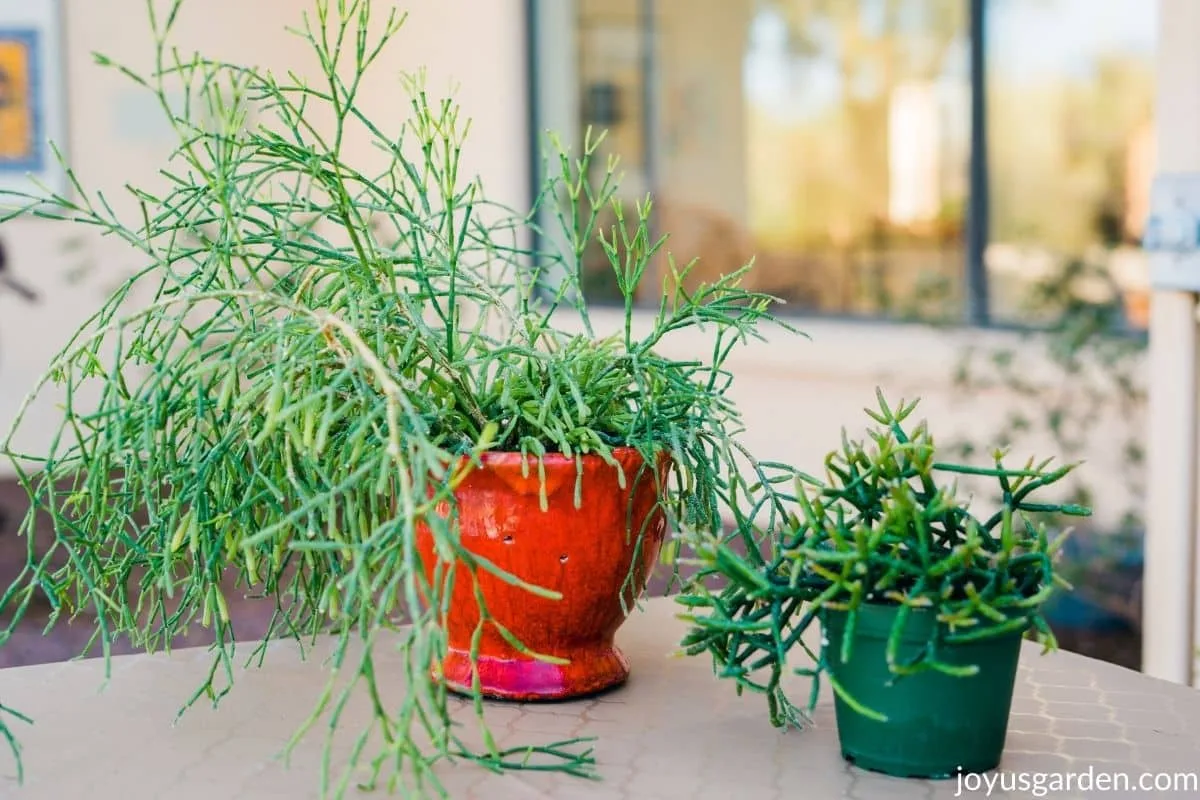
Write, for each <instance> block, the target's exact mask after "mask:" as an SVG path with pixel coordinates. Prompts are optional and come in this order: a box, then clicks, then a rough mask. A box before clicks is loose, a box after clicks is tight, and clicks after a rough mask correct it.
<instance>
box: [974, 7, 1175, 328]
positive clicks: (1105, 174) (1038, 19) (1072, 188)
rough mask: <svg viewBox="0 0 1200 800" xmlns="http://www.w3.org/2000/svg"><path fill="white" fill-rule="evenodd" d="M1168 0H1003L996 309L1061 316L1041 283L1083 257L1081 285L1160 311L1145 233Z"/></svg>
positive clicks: (1131, 306) (993, 65)
mask: <svg viewBox="0 0 1200 800" xmlns="http://www.w3.org/2000/svg"><path fill="white" fill-rule="evenodd" d="M1156 5H1157V4H1156V3H1147V2H1145V0H992V2H991V3H990V8H989V11H990V18H989V23H990V36H989V41H988V105H989V107H988V133H989V136H990V139H991V163H992V180H991V183H992V185H991V203H992V223H991V225H992V231H991V234H992V235H991V245H990V247H989V250H988V268H989V278H990V286H991V291H992V306H993V314H994V316H995V318H996V319H998V320H1008V321H1015V322H1022V323H1030V322H1034V323H1036V322H1039V321H1042V320H1050V319H1052V318H1053V317H1054V315H1055V314H1056V313H1057V312H1059V310H1060V309H1059V308H1057V307H1056V305H1055V304H1054V303H1053V302H1051V303H1047V302H1041V303H1033V304H1031V302H1030V298H1031V295H1032V296H1034V297H1036V296H1037V292H1035V291H1033V292H1031V287H1036V285H1037V284H1039V283H1044V282H1046V281H1047V279H1052V278H1053V276H1054V275H1055V274H1058V273H1061V272H1062V270H1064V269H1066V268H1068V266H1069V264H1070V262H1072V261H1075V262H1082V263H1083V264H1085V265H1086V266H1087V270H1085V271H1086V272H1088V273H1091V274H1093V276H1094V277H1093V279H1092V280H1091V281H1089V282H1086V283H1085V284H1083V285H1077V286H1076V287H1075V291H1077V292H1082V293H1084V294H1085V295H1087V296H1088V298H1089V299H1092V300H1094V301H1101V302H1103V301H1108V300H1110V299H1111V300H1113V301H1114V302H1119V303H1121V304H1122V305H1123V306H1124V309H1123V310H1124V314H1125V317H1126V320H1127V322H1128V324H1130V325H1131V326H1133V327H1143V326H1144V325H1145V323H1146V312H1147V305H1148V304H1147V301H1146V296H1147V293H1146V274H1147V273H1146V265H1145V262H1144V259H1143V257H1142V254H1141V252H1140V250H1138V248H1137V242H1138V240H1139V239H1140V237H1141V231H1142V225H1143V222H1144V220H1145V216H1146V211H1147V209H1146V202H1147V195H1148V192H1149V188H1150V182H1151V179H1152V175H1153V170H1154V163H1153V161H1154V152H1153V113H1154V111H1153V102H1154V51H1155V46H1156V38H1157V9H1156Z"/></svg>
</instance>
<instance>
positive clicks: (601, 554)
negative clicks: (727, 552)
mask: <svg viewBox="0 0 1200 800" xmlns="http://www.w3.org/2000/svg"><path fill="white" fill-rule="evenodd" d="M613 455H614V457H615V458H616V460H617V462H618V463H620V464H621V467H622V469H623V470H624V472H625V475H626V485H625V488H621V486H620V484H619V483H618V475H617V470H616V468H615V467H614V466H612V465H611V464H608V463H606V462H605V461H604V460H603V459H601V458H600V457H599V456H594V455H589V456H585V457H584V458H583V485H582V495H581V502H580V505H579V507H578V508H576V506H575V484H576V477H577V472H576V470H577V467H576V463H575V460H574V459H572V458H566V457H564V456H561V455H548V456H546V457H545V458H544V459H543V463H544V465H545V474H546V495H547V501H548V502H547V510H546V511H542V510H541V508H540V506H539V499H538V490H539V488H540V484H541V481H540V479H539V477H538V469H537V461H536V460H535V459H532V458H531V459H530V465H529V473H528V475H527V476H525V475H523V474H522V463H521V462H522V457H521V455H520V454H519V453H486V454H484V456H483V459H482V461H483V465H482V467H481V468H476V469H475V470H473V471H472V472H471V473H470V474H469V475H468V476H467V477H466V478H465V479H464V480H463V481H462V483H460V484H459V486H458V488H457V489H456V490H455V497H456V498H457V500H458V506H459V519H460V528H461V532H462V543H463V546H464V547H465V548H466V549H468V550H469V551H471V552H472V553H475V554H477V555H479V556H482V557H484V558H486V559H488V560H489V561H491V562H493V563H494V564H496V565H497V566H498V567H500V568H501V569H503V570H505V571H506V572H509V573H511V574H513V575H516V576H517V577H519V578H521V579H522V580H524V581H527V582H529V583H532V584H534V585H536V586H540V587H543V588H546V589H550V590H552V591H555V592H558V593H560V594H561V595H562V598H561V599H559V600H553V599H548V598H542V597H538V596H536V595H534V594H531V593H530V592H529V591H527V590H526V589H522V588H519V587H516V586H512V585H510V584H508V583H506V582H504V581H503V580H501V579H499V578H497V577H495V576H493V575H491V574H490V573H487V572H485V571H484V570H483V569H480V570H479V571H478V575H479V581H480V584H481V587H482V590H483V596H484V601H485V603H486V605H487V609H488V613H489V614H490V615H491V616H492V618H493V619H495V620H496V621H497V622H498V623H500V624H501V625H503V626H504V627H506V628H507V629H508V630H509V631H510V632H511V633H512V634H513V635H514V636H515V637H516V638H517V640H518V641H520V642H522V643H524V645H525V646H526V648H528V649H529V650H532V651H534V652H538V653H543V654H545V655H550V656H555V657H557V658H560V659H567V660H568V662H569V663H567V664H563V665H560V664H555V663H548V662H545V661H539V660H536V659H534V658H532V657H530V656H528V655H523V654H522V653H520V652H519V651H518V650H517V649H516V648H514V647H513V646H512V645H510V644H509V643H508V642H507V641H505V639H504V638H503V637H502V636H501V635H500V634H499V632H498V631H497V629H496V627H495V625H492V624H489V625H487V626H485V628H484V631H483V635H482V642H481V644H480V649H479V658H478V661H477V664H478V667H479V678H480V683H481V685H482V691H483V693H484V695H486V696H488V697H496V698H504V699H509V700H523V701H532V700H563V699H567V698H571V697H580V696H583V695H587V694H593V693H595V692H599V691H602V690H604V689H607V688H610V687H612V686H616V685H618V684H620V683H623V682H624V681H625V679H626V678H627V677H628V676H629V664H628V662H627V661H626V660H625V656H624V655H622V653H621V652H620V650H618V649H617V647H616V646H615V645H614V643H613V637H614V635H615V634H616V632H617V629H618V628H619V627H620V626H621V624H622V623H623V622H624V621H625V613H624V611H623V609H622V604H621V592H622V589H623V588H624V591H625V599H626V602H627V604H628V606H629V607H632V603H633V600H634V599H635V598H636V596H637V595H640V594H641V592H642V591H643V589H644V588H645V585H646V580H647V578H648V577H649V573H650V571H651V569H652V568H653V565H654V562H655V560H656V559H657V558H658V554H659V551H660V549H661V547H662V542H663V536H664V531H665V521H664V518H663V514H662V511H661V510H660V509H657V508H656V501H657V489H656V486H655V481H654V475H653V473H652V472H651V471H650V470H649V469H645V468H644V463H645V462H644V461H643V459H642V457H641V456H640V455H639V454H638V452H637V451H636V450H633V449H629V448H622V449H618V450H615V451H614V452H613ZM668 468H669V465H668V462H667V461H666V459H663V460H662V462H661V464H660V467H659V469H660V476H661V477H662V478H663V479H664V480H665V478H666V472H667V470H668ZM639 476H640V477H639ZM631 497H632V500H633V514H632V521H633V522H632V525H628V524H627V523H628V520H629V519H630V517H629V516H628V515H629V510H630V509H629V503H630V499H631ZM643 523H645V528H644V529H643V527H642V526H643ZM643 530H644V533H642V541H641V546H640V548H639V546H638V538H639V537H638V535H639V532H641V531H643ZM418 548H419V549H420V553H421V558H422V560H423V561H424V562H425V567H426V569H427V570H430V574H432V569H433V567H434V566H435V563H436V562H435V560H434V559H435V558H436V556H435V555H434V552H433V549H432V542H431V540H430V536H429V534H428V532H427V531H420V532H419V533H418ZM635 558H636V559H637V568H636V569H635V571H634V581H633V584H632V585H626V581H627V579H628V578H629V574H630V567H631V565H633V563H634V559H635ZM452 591H453V594H452V599H451V606H450V614H449V620H448V624H447V637H448V646H449V653H448V656H447V658H446V659H445V662H444V663H443V665H442V669H443V679H444V680H445V681H446V683H447V685H448V686H450V687H451V688H453V689H456V690H459V691H464V690H467V689H469V687H470V686H471V683H472V673H471V663H470V651H471V637H472V635H473V634H474V632H475V629H476V627H477V625H478V622H479V608H478V605H477V603H476V601H475V595H474V586H473V582H472V580H471V576H470V574H469V572H468V570H467V569H466V568H465V567H463V566H461V565H460V566H459V567H458V568H457V569H456V570H455V585H454V587H453V590H452Z"/></svg>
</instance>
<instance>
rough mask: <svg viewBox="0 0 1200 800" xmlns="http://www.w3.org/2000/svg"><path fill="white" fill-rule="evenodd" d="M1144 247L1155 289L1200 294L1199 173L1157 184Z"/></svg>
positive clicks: (1164, 178)
mask: <svg viewBox="0 0 1200 800" xmlns="http://www.w3.org/2000/svg"><path fill="white" fill-rule="evenodd" d="M1142 247H1143V248H1144V249H1145V250H1146V252H1147V254H1148V256H1149V261H1150V285H1151V287H1152V288H1155V289H1176V290H1180V291H1186V292H1200V172H1194V173H1174V174H1167V175H1160V176H1158V177H1157V178H1156V179H1155V180H1154V185H1153V187H1152V188H1151V190H1150V218H1149V219H1148V220H1147V222H1146V233H1145V236H1144V238H1143V240H1142Z"/></svg>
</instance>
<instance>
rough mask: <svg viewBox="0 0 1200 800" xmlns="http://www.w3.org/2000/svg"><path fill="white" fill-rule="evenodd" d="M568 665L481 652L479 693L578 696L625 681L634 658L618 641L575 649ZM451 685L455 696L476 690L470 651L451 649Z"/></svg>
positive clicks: (445, 667)
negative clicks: (624, 651) (473, 686)
mask: <svg viewBox="0 0 1200 800" xmlns="http://www.w3.org/2000/svg"><path fill="white" fill-rule="evenodd" d="M563 658H569V659H570V663H567V664H551V663H548V662H545V661H537V660H536V659H532V658H525V657H522V656H514V657H510V658H505V657H498V656H489V655H485V654H483V653H480V655H479V658H478V660H477V661H476V665H477V666H478V668H479V683H480V691H481V693H482V694H483V696H484V697H487V698H491V699H496V700H513V701H518V702H523V703H536V702H556V701H561V700H574V699H577V698H580V697H587V696H589V695H593V694H598V693H600V692H603V691H605V690H606V689H612V688H615V687H617V686H620V685H621V684H623V683H624V682H625V681H626V680H627V679H628V678H629V661H628V659H626V658H625V654H624V653H622V652H621V651H620V650H618V649H617V647H616V645H612V644H608V645H601V646H599V647H590V648H580V649H577V650H573V651H572V652H571V653H570V654H568V655H564V656H563ZM442 672H443V676H444V677H443V680H444V681H445V683H446V687H447V688H448V689H450V691H452V692H455V693H456V694H466V695H469V694H471V683H472V673H471V654H470V652H469V651H464V650H455V649H451V650H450V652H449V653H448V654H447V656H446V659H445V661H444V662H443V663H442Z"/></svg>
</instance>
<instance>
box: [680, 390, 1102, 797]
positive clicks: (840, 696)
mask: <svg viewBox="0 0 1200 800" xmlns="http://www.w3.org/2000/svg"><path fill="white" fill-rule="evenodd" d="M916 405H917V404H916V403H915V402H914V403H911V404H909V405H904V404H901V406H900V407H899V408H897V409H896V410H895V411H893V410H892V409H891V408H890V407H889V405H888V404H887V402H886V400H885V399H884V398H883V396H882V394H881V395H880V396H879V409H878V410H877V411H871V410H868V412H867V413H868V414H870V416H871V417H872V419H873V420H874V421H875V422H876V423H877V425H876V426H875V427H874V428H873V429H872V430H871V431H870V433H869V436H868V438H867V440H866V441H865V442H864V441H853V440H850V439H849V438H846V437H845V436H843V445H842V448H841V449H840V450H838V451H835V452H833V453H831V454H830V455H829V456H828V457H827V459H826V462H825V466H826V470H827V477H826V479H825V480H823V481H822V480H818V479H816V478H813V477H810V476H805V475H799V476H797V477H796V485H797V491H796V495H795V498H794V500H795V505H794V512H793V513H792V514H791V515H790V516H789V517H788V519H787V520H785V521H781V522H780V523H778V524H777V527H776V528H775V529H774V530H773V531H771V532H770V534H771V535H770V536H769V537H767V538H768V541H769V543H770V546H769V547H765V548H763V549H762V550H756V549H754V548H753V547H751V548H749V549H746V548H743V549H744V550H745V553H744V554H740V553H739V552H738V550H736V549H735V548H734V547H732V546H731V543H729V542H727V541H725V540H723V539H722V538H720V537H711V536H704V537H699V538H698V539H697V540H696V541H695V542H694V546H695V549H696V551H697V553H698V554H699V561H700V562H701V569H700V571H699V573H698V575H697V576H696V579H695V580H694V581H693V582H692V584H691V586H690V587H689V589H688V591H687V592H685V593H684V594H682V595H681V596H680V598H679V600H680V602H681V603H683V604H684V605H685V606H687V607H688V608H689V612H688V613H686V614H685V615H684V616H685V618H686V619H687V620H688V621H689V622H690V623H691V629H690V631H689V633H688V635H687V637H686V639H685V640H684V642H683V645H684V647H685V648H686V650H687V652H689V653H692V654H699V653H709V654H711V656H712V657H713V660H714V663H715V665H716V668H717V670H718V674H719V675H721V676H722V677H727V678H731V679H733V680H734V681H736V683H737V686H738V689H739V691H740V690H741V689H742V688H750V689H752V690H756V691H760V692H765V693H766V694H767V696H768V701H769V703H770V716H771V721H772V723H773V724H775V725H779V726H783V725H786V724H789V723H792V724H795V723H803V721H804V719H805V718H806V716H807V715H806V714H805V713H804V709H803V708H801V707H799V706H796V705H794V704H792V703H791V702H790V701H789V699H788V697H787V695H786V694H785V692H784V690H783V687H782V683H781V680H782V678H783V676H784V674H785V673H787V672H788V671H789V667H794V665H790V664H789V658H790V657H792V656H793V655H794V653H793V651H796V652H802V653H805V654H806V655H807V656H808V659H809V660H810V661H811V662H812V663H811V664H809V665H807V666H799V667H794V668H795V671H796V672H798V673H799V674H801V675H804V676H808V677H809V678H811V679H812V682H813V683H812V690H813V692H812V695H811V697H810V701H809V706H808V709H809V710H811V708H812V706H813V704H814V703H815V702H816V700H817V690H818V685H819V680H820V678H821V677H822V676H824V677H825V678H826V679H827V680H828V681H829V683H830V684H831V686H832V688H833V690H834V695H835V704H836V717H837V726H838V736H839V739H840V742H841V748H842V753H843V755H844V757H845V758H846V759H847V760H848V761H851V762H853V763H855V764H857V765H859V766H861V767H864V768H867V769H872V770H877V771H881V772H885V773H888V774H892V775H899V776H911V777H950V776H952V775H954V774H956V773H959V772H983V771H986V770H990V769H992V768H994V767H995V766H996V765H997V764H998V763H999V761H1000V757H1001V754H1002V751H1003V748H1004V740H1005V737H1006V734H1007V727H1008V716H1009V710H1010V704H1011V701H1012V694H1013V687H1014V681H1015V677H1016V671H1017V661H1018V656H1019V653H1020V645H1021V641H1022V638H1023V637H1024V636H1026V635H1030V636H1034V637H1036V638H1037V639H1038V640H1039V641H1041V642H1042V643H1043V645H1044V647H1045V648H1046V649H1053V648H1054V646H1055V640H1054V635H1053V633H1052V631H1051V630H1050V628H1049V627H1048V625H1047V624H1046V622H1045V619H1044V617H1043V616H1042V608H1043V605H1044V603H1045V602H1046V600H1047V599H1048V598H1049V597H1050V596H1051V594H1052V593H1053V592H1054V591H1055V589H1056V588H1057V587H1058V586H1060V585H1062V584H1063V583H1064V582H1063V581H1062V579H1061V577H1060V576H1059V575H1058V574H1057V573H1056V568H1055V556H1056V553H1057V551H1058V549H1059V546H1060V542H1061V541H1062V539H1061V536H1053V537H1052V536H1051V535H1050V533H1049V532H1048V531H1047V528H1046V526H1045V524H1044V523H1038V522H1037V521H1036V518H1037V517H1038V516H1039V515H1042V514H1057V513H1061V514H1068V515H1084V514H1087V513H1088V511H1087V509H1085V508H1082V507H1079V506H1074V505H1061V504H1054V503H1049V502H1044V501H1041V500H1039V499H1038V497H1037V495H1038V494H1039V492H1041V491H1042V490H1044V489H1046V488H1048V487H1050V486H1052V485H1053V484H1055V483H1056V482H1058V481H1059V480H1061V479H1062V478H1063V477H1064V476H1066V475H1067V474H1068V473H1069V472H1070V471H1071V469H1072V468H1073V467H1072V466H1062V467H1057V468H1053V469H1051V468H1050V465H1049V462H1046V463H1042V464H1038V465H1035V464H1033V463H1032V462H1030V463H1029V464H1027V465H1026V466H1025V467H1024V468H1023V469H1009V468H1007V467H1005V466H1004V464H1003V453H997V454H996V455H995V463H994V465H993V466H990V467H972V466H965V465H960V464H953V463H946V462H943V461H940V460H939V458H938V456H939V451H938V450H937V448H936V447H935V445H934V440H933V437H932V436H931V434H930V433H929V430H928V427H927V425H926V424H925V423H924V422H922V423H920V424H919V425H917V426H915V427H911V428H910V427H908V426H907V425H906V420H908V418H909V417H910V415H911V414H912V412H913V411H914V409H915V408H916ZM967 476H969V477H971V478H982V479H987V480H994V481H995V482H996V483H997V484H998V488H999V490H1000V491H999V503H998V507H997V508H996V509H995V510H994V511H993V512H991V513H989V514H988V515H986V516H983V515H980V516H977V515H976V514H975V513H974V512H972V511H971V510H970V508H969V506H968V504H967V503H966V502H963V501H962V500H960V499H959V498H958V497H957V495H956V487H955V481H956V480H957V479H960V478H963V477H967ZM947 478H949V479H953V480H952V481H951V482H949V483H947V482H946V479H947ZM754 524H755V520H754V519H753V518H751V517H749V516H746V515H742V517H741V518H740V522H739V525H740V526H741V527H752V526H754ZM753 541H754V539H751V542H753ZM713 577H717V578H720V579H721V580H722V583H723V584H724V585H723V587H721V588H713V587H712V586H711V579H712V578H713ZM818 621H819V623H820V625H821V627H822V628H823V631H822V637H821V640H820V642H819V644H818V643H817V642H816V641H814V640H812V638H811V637H810V638H809V639H807V640H806V638H805V637H806V635H807V634H810V629H811V628H812V626H813V624H814V623H816V622H818Z"/></svg>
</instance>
